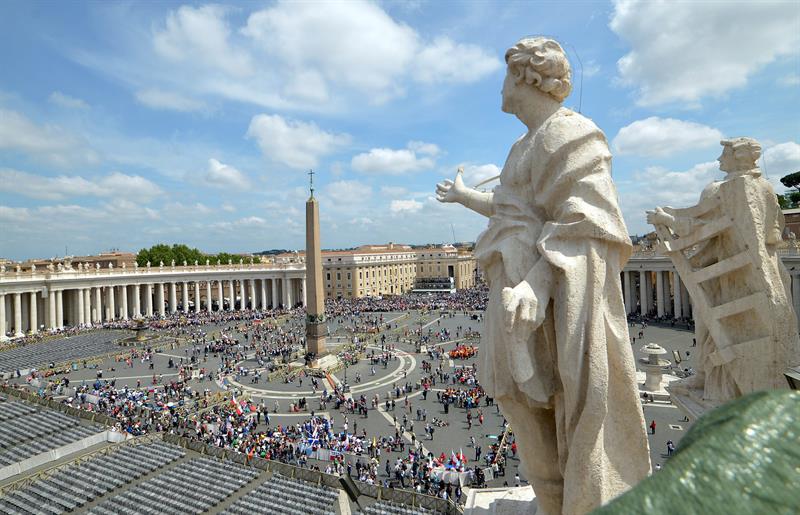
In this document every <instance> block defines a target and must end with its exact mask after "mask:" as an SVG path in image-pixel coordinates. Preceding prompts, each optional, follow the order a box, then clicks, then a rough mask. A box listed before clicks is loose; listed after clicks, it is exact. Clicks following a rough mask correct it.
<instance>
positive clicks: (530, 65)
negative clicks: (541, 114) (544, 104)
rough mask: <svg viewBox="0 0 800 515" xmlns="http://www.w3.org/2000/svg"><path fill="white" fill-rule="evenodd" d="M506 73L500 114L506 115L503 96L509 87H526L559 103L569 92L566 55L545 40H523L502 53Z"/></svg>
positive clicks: (570, 89) (570, 88)
mask: <svg viewBox="0 0 800 515" xmlns="http://www.w3.org/2000/svg"><path fill="white" fill-rule="evenodd" d="M506 64H507V65H508V73H507V75H506V84H505V85H504V86H503V111H506V112H509V109H507V107H510V106H508V105H507V100H508V99H507V98H506V97H507V94H508V91H507V89H509V87H510V86H511V84H512V83H513V84H514V85H517V86H520V85H522V84H527V85H529V86H531V87H534V88H537V89H538V90H539V91H541V92H543V93H546V94H548V95H550V96H551V97H552V98H553V99H555V100H556V101H558V102H559V103H560V102H563V101H564V99H565V98H567V96H569V93H570V91H572V72H571V71H570V66H569V61H568V60H567V54H566V53H565V52H564V49H563V48H561V45H559V44H558V42H557V41H555V40H553V39H550V38H546V37H530V38H523V39H521V40H519V42H518V43H517V44H516V45H514V46H513V47H511V48H509V49H508V50H506Z"/></svg>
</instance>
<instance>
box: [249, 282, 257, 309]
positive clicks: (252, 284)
mask: <svg viewBox="0 0 800 515" xmlns="http://www.w3.org/2000/svg"><path fill="white" fill-rule="evenodd" d="M250 299H251V302H252V303H253V309H258V297H257V296H256V280H255V279H250Z"/></svg>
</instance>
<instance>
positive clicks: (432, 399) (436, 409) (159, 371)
mask: <svg viewBox="0 0 800 515" xmlns="http://www.w3.org/2000/svg"><path fill="white" fill-rule="evenodd" d="M405 315H406V314H403V313H385V314H384V324H385V323H386V322H387V321H389V320H394V322H392V323H391V328H390V329H389V330H385V325H384V330H383V331H381V333H379V334H377V335H374V336H373V337H372V338H370V341H369V349H375V350H376V352H380V337H381V336H382V335H386V338H387V340H386V343H387V344H394V345H395V346H396V349H397V350H398V351H399V352H398V354H399V357H398V359H397V360H394V361H390V362H389V363H388V366H387V367H386V368H385V369H384V368H383V366H382V365H380V364H379V365H376V366H375V371H376V374H375V376H372V375H371V365H369V364H368V363H367V362H366V360H362V362H360V363H358V364H357V365H353V366H350V367H348V368H347V383H348V384H349V385H350V393H351V394H352V395H354V396H356V397H358V396H359V395H361V394H363V395H365V396H366V397H367V399H368V401H369V400H371V398H372V397H373V396H374V395H375V394H378V395H379V396H380V399H381V403H380V405H379V409H378V410H377V412H376V410H372V409H370V411H369V415H368V417H367V418H362V417H360V416H359V415H357V414H351V415H347V418H348V422H349V430H350V431H351V432H353V430H354V429H356V430H357V431H359V432H361V431H362V430H363V429H366V430H367V434H368V435H369V436H370V437H372V436H376V437H378V438H380V437H381V436H390V435H394V434H395V427H396V426H395V423H394V417H396V418H397V424H398V425H399V424H400V423H401V421H402V418H403V413H404V409H403V398H404V397H403V396H401V397H400V398H397V399H395V401H396V408H395V411H394V412H386V411H385V409H384V401H385V399H386V396H387V394H389V392H390V391H391V390H393V388H394V387H395V386H402V385H404V384H405V383H407V382H408V383H410V384H412V385H415V384H417V382H418V381H419V380H420V379H421V378H422V376H423V373H422V368H421V363H422V361H423V360H429V358H428V356H427V355H426V354H416V353H415V350H416V349H415V346H414V345H413V344H410V343H403V342H399V343H398V342H396V341H395V340H396V338H397V337H398V336H400V337H401V339H402V332H403V330H404V328H406V327H409V328H418V327H421V326H422V327H424V330H425V331H427V330H428V329H430V330H431V331H432V332H436V331H437V330H439V329H442V328H447V329H449V330H450V331H451V333H452V334H453V335H454V336H455V332H456V328H457V327H458V326H461V327H462V331H461V333H462V337H463V332H464V330H468V329H469V330H473V331H478V332H480V331H482V329H483V327H482V323H480V322H478V321H477V320H473V319H472V318H471V317H467V316H464V315H461V314H459V315H456V316H454V317H450V316H446V317H443V318H440V317H439V314H438V313H436V314H433V313H429V314H421V313H419V312H411V313H409V314H408V315H407V316H405ZM375 316H380V314H375ZM241 323H242V322H231V323H229V324H227V331H228V332H229V333H230V332H231V331H232V329H231V328H233V327H235V326H237V325H239V324H241ZM297 323H298V322H297V321H296V320H294V321H289V322H286V323H285V324H284V328H286V329H290V328H292V327H297ZM203 329H204V330H205V331H206V332H207V333H208V334H210V335H213V334H214V333H217V332H218V331H220V329H222V326H207V327H204V328H203ZM640 330H642V331H643V333H644V334H643V338H640V337H639V334H638V333H639V331H640ZM330 331H331V333H334V334H337V333H339V331H338V321H337V320H335V319H334V320H332V321H331V327H330ZM630 333H631V335H632V336H636V344H635V345H633V349H634V355H635V358H636V361H637V364H638V362H639V358H643V357H646V356H645V355H644V354H643V353H641V352H640V350H639V349H640V348H641V347H642V345H644V344H645V343H650V342H654V343H658V344H659V345H661V346H663V347H664V348H666V349H667V351H668V354H667V356H664V357H665V358H666V359H670V360H673V358H672V352H671V351H672V350H676V351H679V352H680V353H681V356H682V358H683V359H684V362H683V363H682V364H681V367H687V366H693V358H694V356H692V354H693V352H692V351H693V350H696V349H693V348H692V347H691V345H692V336H693V335H692V333H690V332H686V331H682V330H674V329H671V328H668V327H656V326H648V327H646V328H644V329H641V328H640V326H639V325H635V326H632V327H630ZM237 335H238V333H237ZM238 336H241V335H238ZM474 342H475V340H472V341H470V342H461V343H474ZM458 343H459V342H455V341H447V342H439V341H432V342H431V344H433V345H435V346H437V347H438V348H439V349H440V350H442V351H444V352H447V351H449V350H452V349H454V348H455V347H456V345H457V344H458ZM190 349H191V346H189V345H179V346H176V347H175V348H166V349H163V350H162V352H161V353H159V354H156V356H155V359H154V367H153V370H150V369H149V367H148V365H147V364H142V363H141V360H134V362H133V367H128V366H127V365H126V364H125V363H124V362H117V361H115V360H114V359H113V358H108V359H105V360H103V361H102V362H101V363H100V364H99V365H97V368H81V367H79V368H78V369H77V370H73V371H72V372H70V373H69V374H68V375H67V377H68V378H69V379H70V382H71V386H73V385H75V384H80V383H82V382H93V381H94V380H95V379H96V377H97V372H98V370H102V372H103V379H108V380H111V379H116V386H117V387H121V386H123V385H127V386H129V387H135V386H136V382H137V380H139V381H141V385H142V386H145V385H149V384H151V383H152V378H153V375H154V374H155V375H156V376H160V377H162V378H163V380H164V381H166V382H168V381H170V380H174V379H176V378H177V375H178V372H177V368H173V369H168V368H167V363H168V361H169V359H170V358H172V359H173V360H174V361H175V362H176V364H177V363H179V362H180V360H181V358H183V360H184V362H188V360H189V358H188V357H189V355H190V354H191V351H190ZM128 350H129V349H121V352H120V354H122V353H125V352H126V351H128ZM687 351H689V353H690V355H689V356H688V357H687V356H686V352H687ZM429 361H430V360H429ZM475 361H476V359H475V358H472V359H467V360H450V359H448V358H445V359H444V360H443V365H444V370H445V372H447V373H450V374H451V375H452V372H453V371H454V369H455V368H456V367H458V366H472V364H473V363H474V362H475ZM220 363H221V359H220V358H219V357H217V358H215V357H214V356H212V355H209V357H208V359H207V360H204V359H203V358H202V357H201V358H200V359H199V361H198V362H197V363H196V365H195V368H196V369H199V368H201V367H205V368H207V369H209V370H212V371H215V370H217V368H218V367H219V366H220ZM433 366H434V369H435V367H436V363H434V364H433ZM358 372H360V374H361V382H360V383H359V382H356V380H355V377H356V373H358ZM335 376H336V380H337V381H343V380H344V377H345V373H344V371H339V372H336V373H335ZM20 381H21V382H24V378H22V379H21V380H20ZM238 384H239V385H241V387H242V388H243V389H244V390H245V391H246V392H247V393H249V394H250V396H251V398H252V400H253V401H254V402H259V403H260V402H261V401H262V400H263V402H264V403H265V404H266V406H267V407H268V408H269V411H270V417H271V422H272V424H273V426H274V425H276V424H283V425H286V424H293V423H297V422H300V421H302V420H303V419H305V418H306V417H307V416H308V415H309V413H308V412H301V413H289V412H288V408H289V404H290V403H291V402H294V401H296V400H297V399H298V398H299V397H301V396H306V397H307V399H308V403H309V404H308V407H309V411H311V410H313V411H315V412H317V413H319V412H320V410H319V402H318V395H312V392H311V384H310V381H309V380H306V381H304V382H303V384H302V386H301V385H300V383H299V381H294V382H292V383H284V382H283V381H275V382H271V383H270V382H264V381H263V380H262V382H261V383H260V384H251V383H250V378H249V377H241V378H239V380H238ZM323 384H324V382H323ZM451 384H452V383H451ZM189 385H190V386H191V387H192V388H193V389H195V390H199V391H203V390H209V391H211V392H215V391H220V390H221V389H222V388H221V385H220V384H218V383H217V382H216V381H209V380H206V381H203V382H199V381H197V380H192V381H190V382H189ZM446 386H447V385H443V384H441V383H439V382H437V385H436V386H435V387H434V389H433V391H431V392H430V393H429V394H428V398H427V400H424V399H423V396H422V391H421V390H417V389H413V390H412V393H410V394H409V395H408V397H409V400H410V402H411V408H410V410H409V411H405V413H406V416H407V418H408V421H409V422H413V432H414V434H415V435H416V439H417V440H418V441H421V442H422V444H423V446H424V448H425V449H426V450H428V451H430V452H433V453H434V454H435V455H439V454H440V453H444V454H445V455H446V456H448V457H449V456H450V453H451V452H459V451H463V453H464V454H465V455H466V456H467V457H468V458H469V460H470V463H469V465H470V466H474V464H475V462H474V458H475V449H474V448H473V447H472V445H471V443H470V436H474V437H475V439H476V444H477V445H479V446H481V448H482V451H483V455H485V454H486V452H487V450H488V448H489V446H490V445H491V444H492V443H495V442H497V438H498V437H499V435H500V434H501V433H502V430H503V421H504V419H503V417H502V415H501V414H499V413H497V410H496V408H495V407H493V406H490V407H486V406H485V402H483V399H482V402H481V409H482V411H483V414H484V417H485V420H484V423H483V425H481V424H479V423H478V420H477V410H475V409H473V426H472V430H471V431H469V430H468V429H467V421H466V414H465V410H464V409H459V408H456V407H455V406H451V407H450V410H449V413H448V414H445V413H444V411H443V410H442V408H441V404H439V403H438V402H437V400H436V390H442V389H444V388H445V387H446ZM391 395H392V397H393V398H394V394H393V393H392V394H391ZM275 401H278V403H279V406H280V409H279V410H278V413H273V410H274V406H275ZM368 403H369V402H368ZM418 407H419V408H425V409H426V410H427V416H428V421H430V420H432V418H433V417H436V418H439V419H444V420H446V421H447V422H448V423H449V425H448V426H447V427H441V428H440V427H436V428H435V431H434V440H433V441H431V440H428V439H427V437H426V435H425V431H424V428H425V422H423V421H418V420H416V409H417V408H418ZM326 414H327V415H328V416H329V417H332V418H333V420H334V429H335V430H341V429H342V424H343V423H344V421H345V415H344V414H343V413H339V412H336V411H335V410H334V407H333V404H332V403H329V404H328V407H327V410H326ZM644 415H645V419H646V423H647V424H649V423H650V421H651V420H655V421H656V426H657V428H656V434H655V435H649V430H648V439H649V442H650V451H651V458H652V463H653V466H654V467H655V465H656V464H657V463H658V464H661V465H663V464H664V462H665V460H666V442H667V440H670V439H671V440H672V441H673V442H674V443H675V445H676V446H680V439H681V437H682V436H683V434H685V432H686V430H687V429H688V427H689V423H688V422H685V421H683V420H682V414H681V413H680V411H679V410H678V409H677V408H675V407H674V406H673V405H671V404H668V403H648V404H645V405H644ZM520 430H524V429H521V428H517V431H520ZM409 434H410V433H408V432H407V433H406V435H409ZM408 442H410V437H409V438H407V443H408ZM396 456H397V455H392V458H394V457H396ZM518 463H519V462H518V461H517V460H516V459H515V458H513V457H511V456H509V460H508V468H507V473H506V477H505V478H498V479H495V480H494V481H491V482H490V485H492V486H499V485H502V484H503V483H504V482H506V481H507V482H508V484H510V485H513V484H514V474H515V473H516V472H517V466H518ZM481 464H485V461H483V460H481ZM383 475H384V470H383V468H381V470H380V477H383ZM523 481H524V478H523Z"/></svg>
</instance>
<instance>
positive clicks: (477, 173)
mask: <svg viewBox="0 0 800 515" xmlns="http://www.w3.org/2000/svg"><path fill="white" fill-rule="evenodd" d="M459 166H463V167H464V183H465V184H466V185H467V186H470V187H475V185H477V184H480V183H481V182H483V181H485V180H487V179H489V178H492V177H497V176H498V175H500V172H501V170H500V167H498V166H497V165H495V164H492V163H488V164H484V165H475V164H469V163H462V164H460V165H459ZM456 168H457V167H456ZM453 177H455V173H454V174H453ZM497 184H499V182H492V183H488V184H486V185H484V186H481V189H492V188H494V187H495V186H496V185H497Z"/></svg>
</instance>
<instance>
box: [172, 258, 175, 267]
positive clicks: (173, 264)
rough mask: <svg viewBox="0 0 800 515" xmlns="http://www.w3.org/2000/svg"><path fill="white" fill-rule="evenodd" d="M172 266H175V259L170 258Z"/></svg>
mask: <svg viewBox="0 0 800 515" xmlns="http://www.w3.org/2000/svg"><path fill="white" fill-rule="evenodd" d="M172 268H175V260H174V259H173V260H172Z"/></svg>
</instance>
